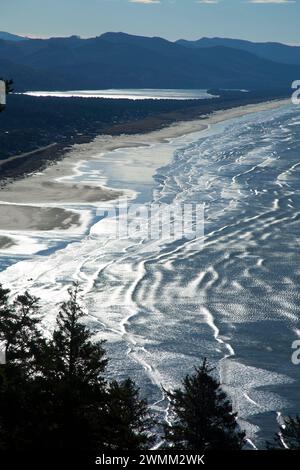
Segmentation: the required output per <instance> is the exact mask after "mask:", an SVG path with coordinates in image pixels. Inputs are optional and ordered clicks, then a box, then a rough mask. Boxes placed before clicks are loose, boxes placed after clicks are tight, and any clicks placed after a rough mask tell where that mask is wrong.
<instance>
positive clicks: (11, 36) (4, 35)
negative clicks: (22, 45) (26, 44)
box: [0, 31, 28, 42]
mask: <svg viewBox="0 0 300 470" xmlns="http://www.w3.org/2000/svg"><path fill="white" fill-rule="evenodd" d="M0 39H4V40H5V41H16V42H18V41H27V40H28V38H25V37H23V36H18V35H17V34H11V33H6V32H5V31H0Z"/></svg>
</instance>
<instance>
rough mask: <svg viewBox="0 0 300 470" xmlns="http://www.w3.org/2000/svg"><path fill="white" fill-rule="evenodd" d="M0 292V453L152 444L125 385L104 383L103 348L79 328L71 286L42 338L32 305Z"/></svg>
mask: <svg viewBox="0 0 300 470" xmlns="http://www.w3.org/2000/svg"><path fill="white" fill-rule="evenodd" d="M8 295H9V291H7V290H4V289H2V288H1V287H0V341H1V342H2V343H3V344H4V346H5V352H6V359H7V361H6V364H2V365H1V366H0V448H2V449H17V450H30V449H32V450H34V449H37V448H39V449H58V450H59V449H60V450H71V449H74V450H99V449H101V448H102V449H111V450H118V449H123V448H124V446H125V447H126V449H128V450H139V449H144V448H148V447H149V446H150V444H151V442H152V439H151V437H150V428H151V426H152V420H151V419H150V416H149V410H148V405H147V402H146V401H144V400H141V399H140V397H139V391H138V389H137V387H136V385H135V384H134V382H132V381H131V380H127V381H125V382H123V383H120V384H119V383H117V382H115V381H114V382H112V383H108V382H107V381H106V380H105V378H104V371H105V367H106V364H107V359H106V357H105V351H104V349H103V342H100V343H96V342H93V341H92V335H91V333H90V331H89V330H88V328H87V327H86V326H84V324H83V323H82V320H83V317H84V312H83V310H82V308H81V306H80V302H79V300H78V287H77V286H74V288H73V289H71V290H70V292H69V300H68V301H67V302H65V303H64V304H63V305H62V306H61V309H60V311H59V314H58V317H57V322H56V327H55V329H54V332H53V334H52V337H51V338H50V339H48V340H46V339H45V338H43V337H42V335H41V333H40V328H38V327H39V326H40V315H39V307H38V300H37V299H35V298H34V297H31V296H30V295H29V294H28V293H25V294H24V295H23V296H18V297H17V298H16V300H15V301H14V302H13V303H12V304H11V303H10V302H9V301H8Z"/></svg>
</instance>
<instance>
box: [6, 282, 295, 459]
mask: <svg viewBox="0 0 300 470" xmlns="http://www.w3.org/2000/svg"><path fill="white" fill-rule="evenodd" d="M43 313H44V312H43V311H42V310H41V308H40V305H39V299H37V298H35V297H33V296H32V295H30V294H29V293H28V292H25V293H24V294H20V295H18V296H16V298H15V299H14V300H10V292H9V290H7V289H4V288H3V287H2V286H1V285H0V346H1V349H0V352H1V356H0V359H1V360H0V450H10V451H20V450H21V451H36V450H39V451H46V450H47V451H50V450H51V451H72V452H79V451H93V452H96V451H97V452H99V451H101V450H103V451H120V452H121V451H123V452H124V451H140V450H147V449H151V448H153V446H154V445H158V444H159V443H160V444H161V448H164V449H168V450H172V449H174V450H176V451H178V450H180V451H192V452H197V453H200V452H201V453H203V452H206V451H211V450H214V451H216V450H242V449H243V448H244V446H245V444H246V436H245V433H244V432H243V431H242V430H241V429H240V427H239V425H238V422H237V414H236V413H235V412H234V411H233V409H232V405H231V403H230V400H229V399H228V397H227V395H226V393H225V392H224V390H222V387H221V385H220V383H219V382H218V380H217V377H216V374H215V371H214V369H213V368H211V367H210V366H209V365H208V363H207V361H206V360H203V362H202V364H201V365H200V367H198V368H196V369H195V372H194V374H192V375H187V376H186V377H185V378H184V380H183V382H182V386H181V388H178V389H175V390H166V391H165V397H166V399H167V400H169V403H170V407H169V417H168V423H166V422H158V420H157V418H155V416H154V415H153V411H152V410H151V408H150V407H149V405H148V403H147V401H146V400H145V399H143V398H141V397H140V392H139V390H138V388H137V386H136V384H135V383H134V382H133V380H131V379H130V378H128V379H126V380H124V381H121V382H119V381H116V380H108V378H107V376H106V366H107V358H106V354H105V349H104V346H105V343H104V342H103V341H101V342H96V341H95V340H94V337H93V335H92V332H91V331H90V330H89V329H88V328H87V326H86V322H84V320H86V315H87V314H86V313H85V312H84V310H83V308H82V305H81V299H80V290H79V286H78V285H76V284H75V285H74V286H73V288H71V289H69V298H68V300H67V301H66V302H64V303H63V304H62V305H61V306H60V307H59V308H58V315H57V320H56V326H55V328H54V330H53V331H52V332H50V331H48V332H47V336H45V335H44V334H43V333H42V331H43V330H42V327H41V318H42V315H43ZM299 431H300V419H299V418H295V419H292V418H288V419H287V420H286V422H285V427H282V428H281V429H280V432H279V433H278V435H277V436H276V438H275V440H274V443H273V444H272V445H270V444H269V446H268V447H269V448H271V447H273V448H274V447H275V448H278V449H280V448H281V449H286V448H289V449H299V448H300V433H299Z"/></svg>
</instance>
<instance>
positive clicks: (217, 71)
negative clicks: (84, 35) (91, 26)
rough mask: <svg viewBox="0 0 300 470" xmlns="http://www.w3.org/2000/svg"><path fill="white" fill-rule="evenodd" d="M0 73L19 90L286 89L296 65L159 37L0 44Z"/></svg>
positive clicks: (299, 67)
mask: <svg viewBox="0 0 300 470" xmlns="http://www.w3.org/2000/svg"><path fill="white" fill-rule="evenodd" d="M0 75H5V76H8V77H10V76H13V77H14V81H15V88H16V90H18V91H22V90H36V89H39V90H55V89H60V90H70V89H101V88H212V87H213V88H221V87H223V88H249V89H270V88H289V87H290V84H291V82H292V81H293V80H295V79H297V78H298V77H300V65H287V64H285V65H283V64H281V63H278V62H274V61H271V60H267V59H265V58H262V57H258V55H255V54H253V53H252V52H248V51H245V50H241V49H240V48H235V49H234V48H232V47H226V46H224V45H214V46H212V47H186V45H183V44H180V43H173V42H170V41H167V40H164V39H161V38H148V37H140V36H131V35H128V34H124V33H106V34H103V35H102V36H100V37H96V38H91V39H80V38H79V37H77V36H72V37H70V38H51V39H44V40H42V39H30V40H27V41H20V42H16V41H5V40H0Z"/></svg>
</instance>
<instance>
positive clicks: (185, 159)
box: [0, 105, 300, 448]
mask: <svg viewBox="0 0 300 470" xmlns="http://www.w3.org/2000/svg"><path fill="white" fill-rule="evenodd" d="M91 145H93V146H94V151H95V160H90V161H88V162H84V161H82V163H81V165H80V166H79V167H78V168H77V171H76V174H75V175H74V176H73V179H74V180H76V181H79V182H82V181H84V182H89V181H94V182H95V181H99V182H101V184H105V185H106V186H108V187H112V188H118V189H122V190H124V192H125V195H126V196H127V198H128V200H129V201H130V204H133V203H135V202H138V203H141V204H142V203H143V204H144V203H147V202H151V203H153V204H162V203H163V204H191V203H193V204H194V203H199V204H204V207H205V211H204V238H203V240H202V243H201V246H198V248H197V249H195V246H194V244H193V242H191V241H190V240H187V239H186V238H184V237H181V236H179V237H178V238H177V239H175V240H172V241H169V240H168V239H160V240H151V239H148V238H147V237H145V238H143V237H140V238H139V239H137V240H134V239H126V238H125V239H124V238H123V239H119V238H116V237H114V236H113V234H114V233H115V228H116V227H115V223H116V221H115V219H114V217H112V216H111V211H112V210H113V209H114V205H115V204H116V203H115V202H114V201H111V202H109V203H105V204H104V203H103V204H98V205H95V206H92V205H91V206H90V207H89V211H90V214H91V219H90V223H89V226H88V228H87V229H86V230H85V231H84V233H82V234H81V235H76V237H75V236H74V237H71V236H66V237H65V238H63V237H62V236H60V238H57V239H54V238H53V236H51V234H50V235H49V234H48V235H44V236H43V246H46V247H48V248H47V249H46V250H45V249H44V250H43V251H40V252H38V253H36V254H27V255H26V256H25V255H22V253H20V252H19V253H18V254H13V253H11V254H7V255H5V256H4V255H2V256H1V255H0V263H2V270H1V273H0V282H3V283H5V284H8V285H10V286H11V287H12V290H13V292H17V291H20V290H22V289H27V288H28V289H29V290H30V292H32V293H33V294H34V295H38V296H40V297H41V298H42V303H43V304H44V305H47V314H46V315H45V319H44V322H45V326H46V327H49V328H50V327H52V326H53V324H54V318H55V315H54V313H55V303H56V301H58V300H60V298H64V296H65V294H66V289H67V287H68V286H69V285H70V283H71V282H72V281H74V280H76V281H79V282H80V285H81V288H82V294H83V299H84V306H85V308H86V309H87V312H88V320H87V321H88V324H89V325H90V327H91V328H92V329H93V330H94V331H95V333H96V337H97V338H99V339H100V338H101V339H106V340H107V344H106V348H107V351H108V356H109V358H110V362H109V373H110V374H113V375H114V376H117V377H119V378H121V377H125V376H127V375H131V376H132V377H133V378H134V379H135V380H136V382H137V383H138V385H139V386H140V387H141V393H142V395H144V396H147V398H148V400H149V402H150V403H151V406H152V409H153V410H154V411H155V413H157V414H158V415H159V416H161V417H163V418H164V419H168V402H167V400H166V399H165V396H164V393H163V391H162V388H161V387H162V386H163V387H164V388H170V387H174V386H177V385H179V384H180V381H181V379H182V378H183V376H184V375H185V374H187V373H189V372H192V371H193V368H194V366H197V365H199V364H200V362H201V360H202V358H204V357H207V358H208V360H209V362H210V363H211V364H212V365H213V366H215V367H216V370H217V372H218V374H219V377H220V381H221V383H222V385H223V387H224V389H225V391H226V392H227V393H228V394H229V396H230V398H231V400H232V401H233V405H234V409H235V410H236V411H237V412H238V415H239V422H240V425H241V427H243V428H244V429H245V430H246V431H247V435H248V438H249V445H250V446H252V447H258V448H262V447H263V446H264V445H265V441H266V440H267V439H271V438H272V437H273V435H274V433H275V432H276V430H277V426H278V421H280V419H281V416H282V415H285V414H292V415H295V414H296V413H298V414H299V413H300V398H299V396H300V395H299V386H300V365H298V366H297V365H295V364H293V362H292V353H293V349H292V343H293V341H295V340H296V339H300V313H299V311H300V299H299V285H300V253H299V243H300V109H299V107H297V106H294V105H289V106H284V107H282V108H280V109H275V110H271V111H264V112H259V113H254V114H250V115H247V116H244V117H242V118H235V119H231V120H228V121H224V122H222V123H219V124H216V125H213V126H212V127H210V128H209V129H207V130H206V131H203V132H201V133H200V132H199V133H195V134H191V135H189V136H183V137H181V138H178V139H173V140H172V141H170V142H169V143H165V144H157V145H152V146H151V147H139V148H128V149H118V150H115V151H112V152H109V153H107V154H106V155H101V149H99V148H97V140H96V141H95V142H94V143H92V144H91ZM166 146H169V147H170V146H171V147H172V150H173V158H172V160H171V161H169V162H167V163H165V164H164V166H160V167H158V163H157V162H158V161H159V155H160V152H164V151H165V148H166ZM152 157H153V160H154V162H153V164H151V161H152V160H151V158H152ZM145 162H146V163H145ZM76 208H77V209H80V206H78V207H76ZM106 211H109V212H108V214H107V213H106ZM109 214H110V215H109ZM130 222H131V223H132V224H134V222H135V220H134V215H131V220H130ZM26 237H27V238H26V243H28V237H29V238H30V235H28V234H26ZM47 237H48V238H47ZM33 238H34V243H38V241H39V240H38V236H37V235H36V234H35V235H34V237H33ZM32 243H33V242H32ZM0 266H1V264H0Z"/></svg>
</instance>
